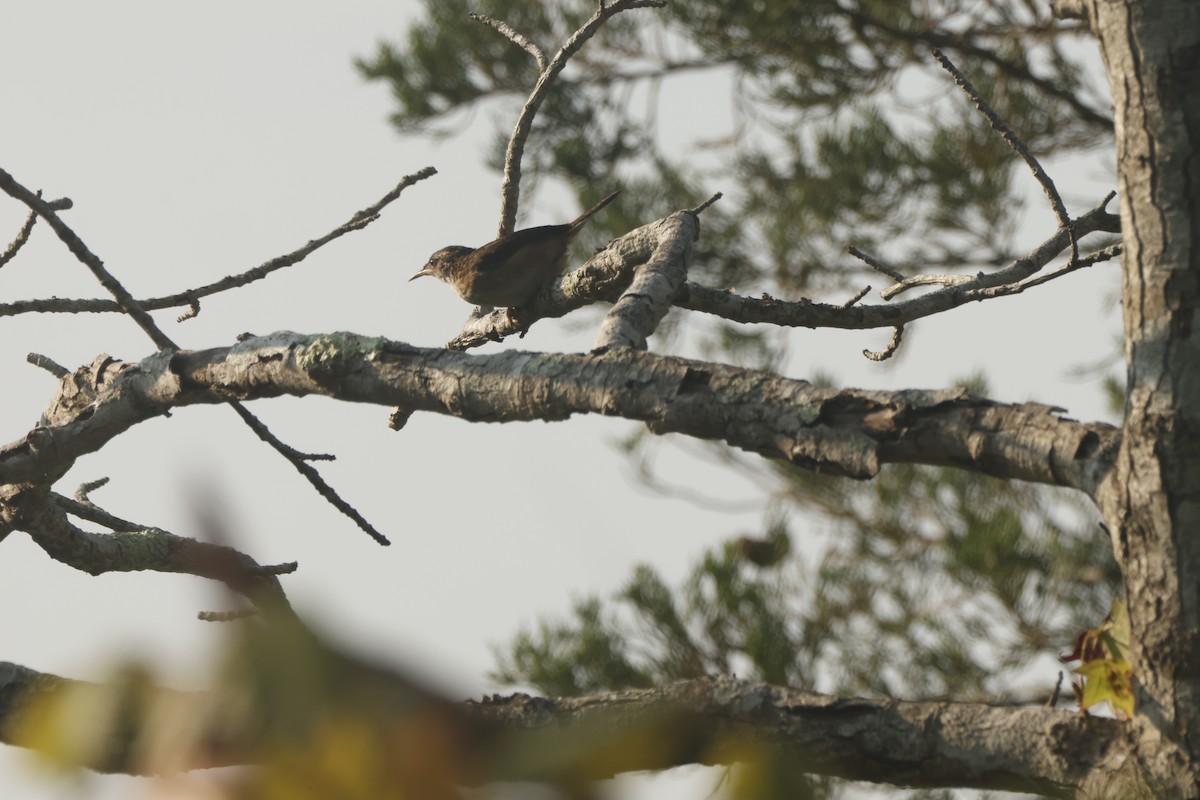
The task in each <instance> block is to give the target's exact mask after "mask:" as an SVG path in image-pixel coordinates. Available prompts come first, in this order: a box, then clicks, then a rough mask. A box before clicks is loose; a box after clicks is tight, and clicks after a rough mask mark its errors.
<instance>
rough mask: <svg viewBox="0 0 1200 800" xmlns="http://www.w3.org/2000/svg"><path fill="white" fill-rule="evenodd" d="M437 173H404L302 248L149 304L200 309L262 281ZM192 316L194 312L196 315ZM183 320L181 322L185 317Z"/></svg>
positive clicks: (364, 221)
mask: <svg viewBox="0 0 1200 800" xmlns="http://www.w3.org/2000/svg"><path fill="white" fill-rule="evenodd" d="M436 174H437V170H436V169H434V168H433V167H425V169H422V170H418V171H417V172H414V173H412V174H411V175H405V176H404V177H403V178H401V180H400V182H399V183H397V184H396V185H395V186H394V187H393V188H392V189H391V191H389V192H388V193H387V194H385V195H384V196H383V197H381V198H379V200H377V201H376V202H374V203H373V204H371V205H369V206H367V207H366V208H364V209H362V210H361V211H358V212H356V213H355V214H354V216H352V217H350V219H349V220H347V221H346V222H344V223H343V224H341V225H339V226H338V227H336V228H334V229H333V230H331V231H330V232H329V233H327V234H325V235H324V236H321V237H320V238H317V239H313V240H312V241H310V242H308V243H307V244H305V245H304V246H303V247H300V248H297V249H296V250H293V251H292V252H290V253H285V254H284V255H281V256H276V257H275V258H272V259H271V260H269V261H265V262H263V263H262V264H260V265H259V266H257V267H254V268H253V269H249V270H246V271H245V272H241V273H239V274H237V275H230V276H228V277H225V278H222V279H221V280H219V281H214V282H213V283H209V284H205V285H204V286H197V287H195V288H194V289H187V290H185V291H182V292H178V293H176V294H173V295H168V296H166V297H158V298H154V299H153V300H150V301H148V302H147V305H148V306H149V307H153V308H168V307H173V306H181V305H187V306H190V307H191V308H192V309H193V310H196V311H198V310H199V302H200V298H202V297H207V296H209V295H213V294H217V293H218V292H225V291H229V290H230V289H236V288H239V287H241V286H245V285H246V284H248V283H253V282H254V281H257V280H261V279H262V278H265V277H266V276H268V275H270V274H271V273H272V272H275V271H276V270H280V269H283V268H284V267H290V266H293V265H295V264H298V263H300V262H301V261H303V260H304V259H305V258H307V257H308V256H310V255H312V253H314V252H315V251H316V250H318V249H320V248H321V247H324V246H325V245H327V244H329V243H330V242H332V241H333V240H334V239H338V238H340V237H342V236H345V235H346V234H347V233H350V232H352V231H357V230H362V229H363V228H365V227H367V226H368V225H370V224H371V223H372V222H374V221H375V220H377V219H379V215H380V212H382V211H383V209H384V208H386V207H387V206H388V205H389V204H391V203H392V202H393V201H394V200H396V198H398V197H399V196H400V194H401V193H402V192H403V191H404V190H405V189H407V188H408V187H410V186H412V185H413V184H415V183H418V182H420V181H423V180H425V179H426V178H429V177H431V176H433V175H436ZM192 316H195V315H194V314H193V315H192ZM180 321H182V319H181V320H180Z"/></svg>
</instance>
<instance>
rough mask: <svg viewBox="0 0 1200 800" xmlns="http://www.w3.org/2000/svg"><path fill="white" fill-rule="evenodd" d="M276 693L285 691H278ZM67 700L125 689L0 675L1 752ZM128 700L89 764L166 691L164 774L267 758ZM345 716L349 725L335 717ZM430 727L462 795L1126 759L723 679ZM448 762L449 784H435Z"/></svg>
mask: <svg viewBox="0 0 1200 800" xmlns="http://www.w3.org/2000/svg"><path fill="white" fill-rule="evenodd" d="M305 654H306V653H304V652H302V653H301V654H300V655H305ZM307 654H308V655H310V656H311V655H313V654H312V653H311V652H308V653H307ZM257 666H258V668H261V667H262V666H264V665H263V664H258V665H257ZM266 666H269V667H270V668H271V669H272V670H273V671H272V673H271V674H275V671H277V670H278V669H280V668H281V667H282V668H287V669H290V670H291V671H296V672H299V673H301V674H303V667H304V666H309V667H310V668H311V665H296V664H291V665H290V667H289V666H288V665H285V664H284V663H283V662H282V661H277V662H273V663H270V664H268V665H266ZM348 666H349V669H347V667H348ZM339 671H341V672H342V673H343V674H342V676H341V677H342V679H343V680H346V679H348V678H350V677H352V676H359V677H362V676H363V675H364V671H363V670H362V669H361V668H354V667H353V666H350V665H349V664H348V663H347V662H345V661H342V662H341V666H340V669H339ZM275 677H276V678H279V677H280V676H278V675H277V674H276V675H275ZM369 678H370V679H371V680H372V681H373V682H375V683H376V684H379V683H380V682H381V681H382V682H383V685H385V686H387V687H389V688H391V690H392V693H393V694H398V695H400V696H410V697H411V696H413V695H414V687H413V686H412V684H411V682H410V681H408V680H406V679H405V678H404V677H403V676H399V675H389V674H387V673H384V672H381V671H380V670H377V669H376V670H370V672H369ZM276 683H277V684H279V685H281V686H284V687H287V686H290V685H291V684H290V683H289V682H288V681H286V680H284V681H279V680H276ZM80 688H87V689H90V690H91V691H92V692H93V693H95V694H97V695H100V696H103V694H108V695H109V696H114V695H115V699H117V700H118V704H117V707H118V708H119V707H120V706H119V700H120V699H121V698H122V696H124V699H125V700H126V702H128V699H129V698H128V695H129V689H128V687H119V686H113V685H106V684H94V683H87V682H83V681H73V680H69V679H65V678H60V677H58V676H55V675H49V674H45V673H40V672H37V671H34V670H31V669H29V668H27V667H22V666H19V665H16V664H12V663H9V662H0V740H2V741H4V742H7V743H11V744H17V745H27V744H28V743H27V742H26V741H25V740H24V739H23V738H22V736H21V727H22V724H21V723H22V715H23V714H24V713H25V712H26V711H27V710H28V709H29V708H30V706H31V704H33V703H38V702H42V703H45V702H51V703H53V702H54V701H55V700H56V699H57V698H58V697H61V696H62V695H64V694H66V693H68V692H71V691H78V690H79V689H80ZM137 688H138V689H139V692H138V694H139V695H141V696H142V698H144V699H142V700H141V702H140V703H138V704H137V705H133V706H132V707H131V708H129V709H128V713H126V714H124V715H123V717H122V721H123V724H122V726H121V730H120V736H115V735H114V736H113V737H112V738H113V739H114V741H112V742H110V743H108V744H109V747H108V752H107V753H105V754H104V755H103V757H101V758H96V759H94V761H93V763H91V764H89V766H91V767H92V768H94V769H101V770H104V771H110V772H118V771H137V770H138V769H145V767H146V764H144V763H139V761H138V760H137V759H136V757H134V755H133V754H137V753H138V751H139V748H138V747H137V746H136V745H137V743H138V742H140V741H145V740H146V738H147V737H148V736H149V735H150V734H149V733H148V730H147V729H151V728H152V726H153V719H152V718H151V715H150V714H148V713H146V709H148V708H152V707H153V702H152V700H150V699H149V698H151V697H154V696H155V695H163V694H170V695H171V696H172V698H171V701H172V703H173V705H174V707H175V708H176V709H178V710H179V711H180V712H182V711H186V710H188V709H192V710H198V709H202V708H204V709H207V711H206V713H204V714H202V715H200V716H199V719H200V720H201V722H200V723H199V724H196V723H193V724H192V726H191V730H189V734H190V736H191V740H192V741H191V742H190V743H192V744H193V745H194V744H201V745H202V746H200V747H198V748H196V749H195V751H194V752H189V753H186V754H183V756H182V757H183V758H188V759H191V760H190V761H184V762H183V763H178V764H176V766H177V768H194V767H197V766H215V765H218V764H237V763H246V762H247V760H248V759H249V758H252V757H254V754H255V753H260V754H261V753H264V752H265V753H270V752H271V751H272V748H270V747H269V746H268V747H263V744H264V743H263V742H262V741H256V740H259V739H261V737H262V734H263V731H262V730H256V731H247V730H245V729H244V728H245V726H246V723H247V720H246V719H245V715H243V717H242V719H241V720H240V722H241V725H242V728H239V727H237V726H236V725H230V722H231V719H230V717H231V715H230V714H229V713H228V710H227V709H223V708H222V707H220V705H215V704H219V703H220V702H221V699H222V697H223V695H222V694H220V693H216V694H213V695H209V694H206V693H201V692H171V691H170V690H164V689H160V688H157V687H151V686H145V685H143V686H141V687H137ZM317 688H325V687H317ZM379 688H382V687H379ZM275 694H276V695H279V696H277V697H274V698H273V699H274V700H275V702H281V701H286V690H283V691H276V692H275ZM225 696H228V695H225ZM254 700H255V701H256V702H262V701H263V700H264V698H262V697H256V698H254ZM295 701H296V702H299V703H300V704H301V705H302V706H304V707H305V708H313V707H318V706H316V704H317V703H320V702H329V701H334V702H339V705H338V706H335V709H336V710H339V711H341V716H340V717H339V719H341V720H343V722H346V721H348V720H350V719H354V720H356V721H358V720H362V721H363V722H366V721H367V720H371V721H370V723H369V724H372V725H374V724H382V725H383V728H382V730H384V731H387V730H396V729H397V726H400V725H403V724H404V715H405V714H413V713H414V711H413V709H412V708H411V706H412V703H411V701H410V702H409V703H408V707H405V706H403V705H389V704H385V705H383V706H381V707H379V708H378V709H371V710H367V711H364V709H361V708H353V707H346V706H344V705H341V702H344V701H339V700H338V699H337V698H336V697H335V696H333V695H329V696H321V697H318V698H313V697H304V698H295ZM109 705H112V703H110V704H109ZM436 707H437V706H434V708H436ZM351 711H353V712H355V713H356V714H357V715H358V716H356V717H347V714H348V713H349V712H351ZM372 711H374V712H375V713H371V712H372ZM139 712H140V713H139ZM389 715H390V716H389ZM292 716H295V715H294V714H293V715H292ZM312 716H313V717H314V719H317V720H319V719H321V717H320V715H318V714H313V715H312ZM440 716H441V718H442V719H443V720H446V719H449V718H451V717H461V718H462V720H463V721H462V723H458V724H451V725H448V726H445V727H443V729H442V731H439V732H443V733H448V734H449V735H450V736H451V740H449V741H448V742H447V744H449V749H450V751H451V752H456V753H457V754H458V756H459V757H460V758H461V759H462V760H457V761H455V762H451V763H450V764H447V763H431V764H428V765H427V769H428V770H429V772H430V773H431V776H432V777H436V778H443V779H448V780H450V781H452V782H454V783H457V784H459V785H478V784H481V783H487V782H495V781H512V780H523V781H530V780H533V781H542V782H548V783H554V784H558V785H562V786H576V787H578V786H580V785H581V784H586V783H587V782H590V781H595V780H600V779H605V778H610V777H612V776H614V775H617V774H620V773H623V772H631V771H635V770H648V769H664V768H668V767H674V766H680V765H684V764H732V763H738V762H762V761H764V760H769V759H774V760H776V761H777V762H778V763H780V764H783V765H787V766H788V767H789V768H792V769H795V770H796V771H797V772H802V773H806V774H818V775H829V776H835V777H843V778H852V779H854V780H866V781H873V782H877V783H888V784H892V785H899V786H910V787H923V788H936V787H951V786H952V787H963V788H976V789H1000V790H1008V791H1021V792H1035V793H1038V794H1042V795H1049V796H1053V797H1071V796H1074V790H1075V789H1076V788H1078V787H1080V786H1081V785H1083V784H1084V783H1085V782H1087V781H1094V780H1095V778H1096V774H1097V773H1101V774H1102V773H1103V772H1105V771H1107V770H1111V769H1112V765H1113V764H1114V763H1115V762H1117V761H1119V760H1120V759H1121V757H1122V756H1123V755H1125V754H1127V752H1128V750H1129V744H1128V742H1127V740H1126V737H1125V735H1124V726H1123V725H1122V724H1121V723H1119V722H1117V721H1115V720H1109V719H1097V718H1095V717H1087V716H1083V715H1079V714H1072V713H1070V712H1066V711H1060V710H1058V709H1051V708H1045V707H1033V708H1013V707H997V706H989V705H983V704H976V703H920V702H916V703H909V702H896V701H890V700H866V699H857V698H839V697H831V696H828V695H819V694H814V693H811V692H806V691H802V690H798V689H788V688H781V687H775V686H769V685H766V684H761V683H751V682H748V681H740V680H737V679H734V678H726V677H711V678H701V679H697V680H692V681H682V682H679V683H675V684H671V685H669V686H664V687H658V688H653V689H637V690H627V691H615V692H609V693H606V694H600V695H592V696H588V697H566V698H538V697H530V696H528V695H512V696H508V697H500V696H493V697H492V698H485V699H484V701H483V702H482V703H466V704H461V705H458V706H457V707H446V708H444V709H443V711H442V712H441V715H440ZM300 718H303V715H301V717H300ZM372 718H374V719H372ZM234 719H237V717H234ZM289 719H290V717H289ZM430 722H435V723H436V720H427V724H428V723H430ZM471 723H474V724H471ZM409 724H412V723H411V722H410V723H409ZM204 725H207V726H209V727H212V728H213V730H211V731H209V730H206V729H205V728H204V727H202V726H204ZM277 733H283V732H282V731H279V732H277ZM286 734H287V735H289V736H291V737H292V738H296V737H300V738H303V732H302V731H298V730H294V729H293V730H288V731H286ZM381 741H388V739H387V738H386V737H384V738H383V739H381ZM405 741H408V740H405V739H399V738H395V737H393V738H392V739H391V744H390V746H391V747H393V748H394V747H397V746H403V744H402V743H403V742H405ZM631 742H633V743H641V744H636V745H631ZM218 743H220V744H221V745H223V746H217V744H218ZM268 744H269V743H268ZM439 753H441V751H440V750H439ZM397 756H399V754H398V753H392V754H391V757H392V758H396V757H397ZM399 757H400V758H403V756H399ZM176 758H177V759H179V758H180V756H176ZM435 761H436V759H435ZM468 764H469V767H468ZM451 765H452V769H451V770H450V771H448V772H446V773H444V774H440V775H438V774H437V773H436V770H439V769H444V768H445V767H446V766H451Z"/></svg>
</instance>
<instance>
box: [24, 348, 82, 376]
mask: <svg viewBox="0 0 1200 800" xmlns="http://www.w3.org/2000/svg"><path fill="white" fill-rule="evenodd" d="M25 360H26V361H28V362H29V363H30V364H33V365H34V366H35V367H41V368H42V369H44V370H46V371H47V372H49V373H50V374H51V375H53V376H54V377H56V378H59V379H61V378H65V377H66V376H68V375H70V374H71V370H69V369H67V368H66V367H64V366H63V365H62V364H59V363H58V362H57V361H54V360H53V359H51V358H49V357H48V356H44V355H42V354H41V353H30V354H29V355H27V356H25Z"/></svg>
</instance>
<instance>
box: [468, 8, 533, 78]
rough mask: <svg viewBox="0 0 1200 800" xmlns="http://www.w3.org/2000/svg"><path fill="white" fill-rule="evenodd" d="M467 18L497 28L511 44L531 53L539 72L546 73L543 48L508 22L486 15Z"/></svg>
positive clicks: (471, 15) (471, 14)
mask: <svg viewBox="0 0 1200 800" xmlns="http://www.w3.org/2000/svg"><path fill="white" fill-rule="evenodd" d="M467 16H468V17H470V18H471V19H473V20H475V21H476V22H482V23H483V24H484V25H487V26H488V27H491V28H495V29H496V30H497V31H499V32H500V34H501V35H503V36H504V37H505V38H507V39H508V40H509V41H510V42H512V43H513V44H515V45H516V46H517V47H520V48H521V49H522V50H524V51H525V52H526V53H529V55H531V56H533V60H534V61H536V62H537V68H538V72H545V71H546V56H545V55H543V54H542V48H540V47H538V46H537V45H536V44H534V43H533V42H532V41H530V40H529V39H527V38H526V37H524V36H522V35H521V34H520V33H518V32H517V31H515V30H513V28H512V27H511V26H510V25H509V24H508V23H507V22H504V21H502V20H498V19H495V18H494V17H489V16H487V15H486V14H475V13H470V14H467Z"/></svg>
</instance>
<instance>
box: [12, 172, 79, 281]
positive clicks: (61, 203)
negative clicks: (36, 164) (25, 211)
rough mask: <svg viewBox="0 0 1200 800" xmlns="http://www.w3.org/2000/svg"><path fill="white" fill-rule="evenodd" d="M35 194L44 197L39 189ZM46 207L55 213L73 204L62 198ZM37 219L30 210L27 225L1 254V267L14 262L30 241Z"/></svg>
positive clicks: (34, 212)
mask: <svg viewBox="0 0 1200 800" xmlns="http://www.w3.org/2000/svg"><path fill="white" fill-rule="evenodd" d="M34 194H35V195H36V196H37V197H38V198H39V199H40V198H41V196H42V190H41V189H38V190H37V192H35V193H34ZM46 205H47V206H48V207H49V208H52V209H54V210H55V211H66V210H67V209H68V208H70V207H71V205H72V204H71V199H70V198H68V197H62V198H59V199H58V200H51V201H50V202H48V203H47V204H46ZM37 218H38V215H37V212H36V211H33V210H30V212H29V216H28V217H26V218H25V224H24V225H22V226H21V230H20V231H18V232H17V238H15V239H13V240H12V242H11V243H9V245H8V247H7V248H5V250H4V252H3V253H0V267H3V266H4V265H5V264H7V263H8V262H9V261H12V260H13V257H14V256H16V254H17V252H18V251H19V250H20V249H21V248H22V247H24V246H25V242H27V241H29V234H30V233H32V232H33V225H34V223H35V222H37Z"/></svg>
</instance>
